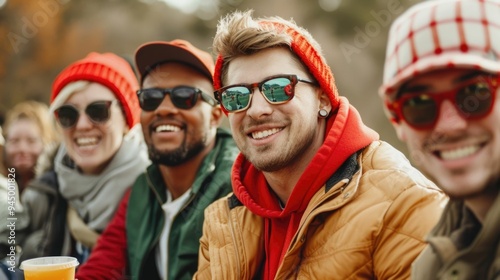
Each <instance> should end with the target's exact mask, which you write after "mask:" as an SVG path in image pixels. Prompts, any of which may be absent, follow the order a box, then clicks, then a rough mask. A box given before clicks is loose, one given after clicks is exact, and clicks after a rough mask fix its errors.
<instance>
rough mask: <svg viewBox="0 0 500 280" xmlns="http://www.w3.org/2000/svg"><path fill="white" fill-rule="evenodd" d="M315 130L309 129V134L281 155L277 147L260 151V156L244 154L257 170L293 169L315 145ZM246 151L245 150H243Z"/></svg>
mask: <svg viewBox="0 0 500 280" xmlns="http://www.w3.org/2000/svg"><path fill="white" fill-rule="evenodd" d="M314 137H315V133H314V129H313V128H311V129H309V133H305V134H304V136H303V137H302V138H299V139H294V140H296V142H294V143H293V145H291V146H288V147H287V148H286V149H280V151H279V153H276V148H275V147H271V146H268V147H264V148H262V149H260V150H259V155H252V154H249V153H247V152H246V151H245V152H243V151H242V154H243V155H244V156H245V158H247V160H248V161H250V162H251V163H252V164H253V166H254V167H255V168H257V169H258V170H260V171H263V172H276V171H279V170H281V169H284V168H287V167H291V166H293V165H295V164H297V163H298V162H299V161H301V160H302V155H303V154H305V153H306V152H307V150H309V149H311V145H312V143H314ZM243 150H245V149H243ZM262 155H271V156H274V157H273V158H271V159H270V158H268V157H266V156H262Z"/></svg>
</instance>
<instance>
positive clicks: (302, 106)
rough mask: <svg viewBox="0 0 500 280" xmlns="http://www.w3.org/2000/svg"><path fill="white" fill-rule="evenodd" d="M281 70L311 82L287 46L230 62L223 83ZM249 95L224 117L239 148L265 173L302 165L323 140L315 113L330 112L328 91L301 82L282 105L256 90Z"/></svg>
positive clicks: (251, 79)
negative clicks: (242, 105) (240, 108)
mask: <svg viewBox="0 0 500 280" xmlns="http://www.w3.org/2000/svg"><path fill="white" fill-rule="evenodd" d="M279 74H295V75H297V76H298V77H299V78H301V79H305V80H311V78H310V77H309V75H308V74H307V71H306V70H305V69H304V67H303V66H302V65H301V64H300V63H299V62H298V61H297V60H296V59H294V56H293V55H292V54H291V52H290V51H289V50H287V49H285V48H272V49H267V50H263V51H260V52H257V53H255V54H252V55H248V56H241V57H237V58H235V59H234V60H232V61H231V62H230V63H229V66H228V72H227V79H226V81H225V85H232V84H241V83H248V84H252V83H256V82H261V81H263V80H265V79H266V78H268V77H271V76H274V75H279ZM252 94H253V96H252V100H251V104H250V107H249V108H248V109H247V110H244V111H240V112H236V113H229V115H228V117H229V123H230V126H231V130H232V133H233V138H234V139H235V141H236V144H237V146H238V148H239V149H240V151H241V152H242V153H243V155H244V156H245V157H246V158H247V159H248V160H249V161H250V162H252V164H254V166H255V167H256V168H258V169H260V170H262V171H265V172H273V171H278V170H283V169H285V168H289V169H293V168H294V167H296V166H304V165H305V166H306V165H307V164H308V163H309V162H310V160H311V159H312V157H313V156H314V155H315V154H316V152H317V150H318V149H319V147H320V146H321V144H322V143H323V136H324V128H323V127H321V125H320V121H319V119H318V111H319V110H320V109H322V108H324V109H327V110H328V111H330V107H329V106H330V102H329V100H328V98H327V97H326V95H324V94H322V92H321V90H319V89H318V88H317V87H315V86H312V85H310V84H307V83H302V82H299V83H298V84H297V85H296V86H295V96H294V97H293V99H292V100H290V101H289V102H286V103H283V104H276V105H273V104H270V103H269V102H267V101H266V100H265V98H264V96H263V95H262V94H261V93H260V91H259V89H257V88H254V89H253V93H252Z"/></svg>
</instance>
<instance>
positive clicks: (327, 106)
mask: <svg viewBox="0 0 500 280" xmlns="http://www.w3.org/2000/svg"><path fill="white" fill-rule="evenodd" d="M317 94H318V98H319V108H318V110H321V109H323V110H326V111H327V112H328V113H329V114H330V113H331V112H332V102H331V101H330V98H328V95H326V93H324V92H323V90H321V89H320V88H318V89H317Z"/></svg>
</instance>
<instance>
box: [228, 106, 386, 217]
mask: <svg viewBox="0 0 500 280" xmlns="http://www.w3.org/2000/svg"><path fill="white" fill-rule="evenodd" d="M326 130H327V133H326V136H325V140H324V142H323V145H322V146H321V147H320V148H319V150H318V152H317V153H316V155H315V156H314V158H313V159H312V160H311V162H310V163H309V165H308V167H307V168H306V170H305V171H304V173H303V174H302V176H301V177H300V179H299V181H298V182H297V184H296V185H295V187H294V189H293V191H292V193H291V195H290V198H289V199H288V201H287V204H286V206H285V208H284V209H283V210H281V209H280V208H279V206H278V205H277V203H276V196H275V195H274V194H273V193H272V191H271V190H270V188H269V187H268V185H267V182H266V179H265V177H264V174H263V173H262V172H261V171H259V170H257V169H256V168H255V166H253V165H252V164H251V163H250V162H249V161H247V160H246V159H245V157H244V156H243V154H241V153H240V154H239V155H238V157H237V159H236V161H235V163H234V165H233V172H232V178H231V180H232V185H233V191H234V194H235V195H236V197H238V199H239V200H240V201H241V202H242V203H243V204H244V205H245V206H246V207H247V208H248V209H249V210H250V211H252V212H253V213H255V214H256V215H259V216H261V217H264V218H283V217H287V216H289V215H290V214H291V213H302V212H303V211H304V210H305V209H306V207H307V205H308V203H309V201H310V199H311V198H312V196H313V195H314V194H315V193H316V192H317V191H318V190H319V189H320V188H321V187H322V186H324V184H325V182H326V181H327V180H328V178H330V177H331V176H332V175H333V174H334V173H335V172H336V171H337V169H338V168H339V167H340V166H341V165H342V163H344V161H345V160H346V159H347V158H349V156H351V155H352V154H354V153H355V152H357V151H359V150H360V149H362V148H364V147H366V146H368V145H369V144H370V143H371V142H373V141H375V140H378V139H379V135H378V133H376V132H375V131H373V130H372V129H370V128H368V127H367V126H366V125H364V124H363V122H362V120H361V117H360V115H359V113H358V111H357V110H356V109H355V108H354V107H353V106H351V105H350V104H349V101H348V100H347V99H346V98H345V97H341V98H340V104H339V109H338V111H337V114H336V115H334V116H332V117H331V118H330V119H329V120H328V122H327V128H326ZM325 163H327V164H325Z"/></svg>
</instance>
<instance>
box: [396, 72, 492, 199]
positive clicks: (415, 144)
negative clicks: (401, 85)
mask: <svg viewBox="0 0 500 280" xmlns="http://www.w3.org/2000/svg"><path fill="white" fill-rule="evenodd" d="M471 73H472V71H471V70H441V71H435V72H430V73H427V74H424V75H421V76H419V77H417V78H414V79H413V80H411V81H410V82H409V83H408V84H407V85H406V86H405V88H406V89H409V91H412V92H419V91H420V92H422V93H430V94H432V93H436V92H438V93H436V94H439V93H440V92H446V91H449V90H452V89H455V88H457V85H458V84H463V83H464V82H465V83H466V82H467V80H470V79H478V78H480V79H482V77H481V75H479V77H478V76H477V75H475V76H471ZM484 77H486V76H484ZM498 91H499V90H497V93H496V94H497V96H498ZM403 94H404V93H403ZM499 121H500V103H499V102H496V103H495V104H494V105H493V110H492V112H491V113H490V114H489V115H487V116H486V117H484V118H481V119H475V120H471V119H469V120H467V119H465V118H464V117H462V116H461V115H460V114H459V112H458V110H457V108H456V107H455V105H454V104H453V103H452V102H451V101H450V100H444V101H443V103H441V107H440V111H439V115H438V119H437V121H436V124H435V125H434V126H433V127H432V128H429V129H423V130H416V129H414V128H412V127H411V126H409V125H408V124H407V123H406V122H405V121H401V122H400V123H399V124H395V128H396V131H397V134H398V137H399V138H400V139H401V140H402V141H405V142H406V143H407V145H408V148H409V150H410V153H411V156H412V158H413V159H414V162H415V163H416V164H417V165H418V166H420V167H421V168H422V169H423V170H424V171H426V172H427V173H428V174H429V175H430V176H431V177H432V178H434V180H435V181H436V182H437V184H438V185H439V186H440V187H441V188H442V189H443V190H444V191H445V192H447V193H448V194H450V196H453V197H460V198H468V197H475V196H477V195H480V194H481V193H484V192H488V190H489V189H491V187H493V188H497V187H496V186H495V185H496V183H497V182H498V176H499V174H500V126H499V125H498V123H499Z"/></svg>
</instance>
